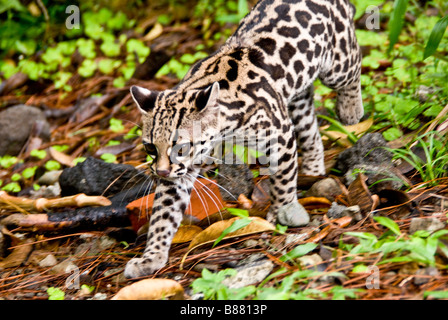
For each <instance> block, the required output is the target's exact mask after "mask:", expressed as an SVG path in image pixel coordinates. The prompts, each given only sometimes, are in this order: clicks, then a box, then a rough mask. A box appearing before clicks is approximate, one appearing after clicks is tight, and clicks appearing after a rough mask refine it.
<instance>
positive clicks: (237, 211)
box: [226, 208, 249, 218]
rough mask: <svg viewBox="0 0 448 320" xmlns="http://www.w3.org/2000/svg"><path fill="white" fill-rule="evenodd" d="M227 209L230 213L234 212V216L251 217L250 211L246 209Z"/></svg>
mask: <svg viewBox="0 0 448 320" xmlns="http://www.w3.org/2000/svg"><path fill="white" fill-rule="evenodd" d="M226 210H227V211H228V212H229V213H230V214H232V215H234V216H237V217H240V218H247V217H249V211H247V210H244V209H238V208H226Z"/></svg>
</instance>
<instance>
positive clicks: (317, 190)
mask: <svg viewBox="0 0 448 320" xmlns="http://www.w3.org/2000/svg"><path fill="white" fill-rule="evenodd" d="M341 193H342V189H341V187H340V186H339V184H338V183H337V182H336V180H334V179H332V178H326V179H323V180H319V181H317V182H316V183H314V184H313V185H312V186H311V188H310V189H309V190H308V191H307V192H306V193H305V196H306V197H324V198H327V199H328V200H330V201H334V199H335V197H336V196H337V195H340V194H341Z"/></svg>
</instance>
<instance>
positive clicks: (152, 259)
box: [124, 252, 168, 279]
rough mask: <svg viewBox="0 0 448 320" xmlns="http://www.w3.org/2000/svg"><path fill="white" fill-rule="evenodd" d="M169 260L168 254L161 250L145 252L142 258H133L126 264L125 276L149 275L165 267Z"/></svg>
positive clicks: (130, 277) (129, 277)
mask: <svg viewBox="0 0 448 320" xmlns="http://www.w3.org/2000/svg"><path fill="white" fill-rule="evenodd" d="M167 261H168V256H167V255H165V254H163V253H160V252H157V253H148V254H144V255H143V256H142V257H141V258H133V259H131V260H130V261H129V262H128V263H127V264H126V267H125V269H124V276H125V277H126V278H128V279H132V278H139V277H143V276H148V275H150V274H153V273H154V272H156V271H157V270H159V269H160V268H162V267H164V266H165V264H166V262H167Z"/></svg>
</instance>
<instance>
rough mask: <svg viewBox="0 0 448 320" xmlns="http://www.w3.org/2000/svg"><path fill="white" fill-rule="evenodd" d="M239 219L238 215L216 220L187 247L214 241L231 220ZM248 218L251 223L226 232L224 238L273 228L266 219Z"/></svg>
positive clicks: (228, 225) (190, 247) (231, 222)
mask: <svg viewBox="0 0 448 320" xmlns="http://www.w3.org/2000/svg"><path fill="white" fill-rule="evenodd" d="M239 219H241V218H240V217H235V218H232V219H229V220H224V221H218V222H215V223H214V224H212V225H211V226H209V227H208V228H206V229H205V230H204V231H202V232H201V233H199V234H198V235H197V236H196V237H195V238H194V239H193V240H192V241H191V243H190V245H189V247H188V248H189V249H192V248H195V247H197V246H199V245H202V244H205V243H210V242H214V241H215V240H216V239H218V237H219V236H220V235H221V233H222V232H223V231H224V230H225V229H227V228H228V227H230V226H231V225H232V224H233V222H235V221H236V220H239ZM248 219H250V220H251V223H250V224H248V225H247V226H245V227H243V228H241V229H238V230H236V231H235V232H230V233H229V234H227V236H226V237H224V239H227V238H232V237H239V236H244V235H248V234H253V233H259V232H264V231H270V230H275V226H273V225H272V224H271V223H269V222H268V221H266V220H265V219H262V218H259V217H248Z"/></svg>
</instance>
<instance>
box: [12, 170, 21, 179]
mask: <svg viewBox="0 0 448 320" xmlns="http://www.w3.org/2000/svg"><path fill="white" fill-rule="evenodd" d="M20 179H22V176H21V175H20V173H17V172H16V173H14V174H13V175H12V176H11V180H12V181H19V180H20Z"/></svg>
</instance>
